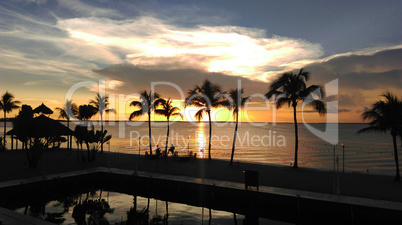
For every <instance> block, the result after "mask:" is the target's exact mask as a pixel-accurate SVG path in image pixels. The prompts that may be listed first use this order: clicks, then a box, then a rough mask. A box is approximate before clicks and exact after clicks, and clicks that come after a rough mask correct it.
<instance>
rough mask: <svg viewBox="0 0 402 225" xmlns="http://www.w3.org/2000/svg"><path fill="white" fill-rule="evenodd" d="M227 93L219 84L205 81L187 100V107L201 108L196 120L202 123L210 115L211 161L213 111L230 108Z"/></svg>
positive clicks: (209, 151)
mask: <svg viewBox="0 0 402 225" xmlns="http://www.w3.org/2000/svg"><path fill="white" fill-rule="evenodd" d="M225 95H226V94H225V93H224V92H222V91H221V87H220V86H219V85H217V84H213V83H211V82H210V81H209V80H205V81H204V83H203V84H202V85H201V86H198V85H196V86H195V87H194V88H193V89H191V90H189V92H188V97H187V98H186V107H187V106H195V107H197V108H200V109H199V110H198V111H197V112H196V113H195V118H196V119H197V120H198V121H201V120H202V118H203V115H204V113H206V114H207V115H208V120H209V142H208V159H209V160H211V138H212V120H211V109H212V108H219V107H229V101H228V100H227V99H226V97H225Z"/></svg>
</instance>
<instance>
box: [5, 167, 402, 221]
mask: <svg viewBox="0 0 402 225" xmlns="http://www.w3.org/2000/svg"><path fill="white" fill-rule="evenodd" d="M96 172H105V173H112V174H119V175H130V176H139V177H151V178H157V179H163V180H173V181H179V182H188V183H194V184H204V185H215V186H218V187H224V188H232V189H239V190H244V183H238V182H230V181H221V180H214V179H200V178H194V177H185V176H177V175H166V174H158V173H150V172H143V171H134V170H126V169H116V168H110V169H109V168H105V167H98V168H93V169H87V170H81V171H73V172H67V173H60V174H53V175H43V176H41V177H34V178H29V179H22V180H12V181H7V182H1V183H0V189H1V188H4V187H10V186H15V185H20V184H27V183H33V182H38V181H42V180H51V179H56V178H66V177H74V176H77V175H85V174H91V173H96ZM259 192H262V193H269V194H276V195H282V196H290V197H297V198H304V199H312V200H321V201H327V202H335V203H343V204H351V205H359V206H368V207H374V208H382V209H391V210H398V211H401V213H402V202H396V201H385V200H376V199H369V198H360V197H353V196H344V195H332V194H325V193H316V192H309V191H301V190H294V189H286V188H278V187H270V186H260V187H259ZM29 218H31V217H29ZM29 218H27V216H26V215H22V214H19V213H16V212H13V211H10V210H7V209H2V208H0V225H4V224H46V223H45V221H42V220H38V219H35V218H32V219H29ZM1 222H2V223H1ZM47 224H50V223H47Z"/></svg>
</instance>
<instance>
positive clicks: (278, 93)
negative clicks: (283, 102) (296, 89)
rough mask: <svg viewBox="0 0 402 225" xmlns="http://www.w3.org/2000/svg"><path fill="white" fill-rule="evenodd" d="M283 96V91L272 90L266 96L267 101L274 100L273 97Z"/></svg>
mask: <svg viewBox="0 0 402 225" xmlns="http://www.w3.org/2000/svg"><path fill="white" fill-rule="evenodd" d="M283 94H284V93H283V92H282V91H278V90H270V91H268V93H266V94H265V97H266V98H267V99H270V98H272V97H275V96H279V95H283Z"/></svg>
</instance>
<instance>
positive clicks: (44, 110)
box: [33, 103, 53, 115]
mask: <svg viewBox="0 0 402 225" xmlns="http://www.w3.org/2000/svg"><path fill="white" fill-rule="evenodd" d="M33 113H42V114H47V115H50V114H53V110H51V109H50V108H49V107H47V106H46V105H45V104H43V103H42V104H41V105H40V106H38V107H36V108H35V109H34V110H33Z"/></svg>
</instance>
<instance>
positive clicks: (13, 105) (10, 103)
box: [0, 91, 21, 149]
mask: <svg viewBox="0 0 402 225" xmlns="http://www.w3.org/2000/svg"><path fill="white" fill-rule="evenodd" d="M19 104H21V102H20V101H15V100H14V95H13V94H11V93H10V92H8V91H6V93H4V94H3V95H2V96H1V99H0V110H3V113H4V133H3V134H4V138H3V142H2V146H3V147H4V149H5V147H6V125H7V123H6V122H7V113H10V112H11V111H13V110H14V109H18V108H20V107H19V106H18V105H19Z"/></svg>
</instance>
